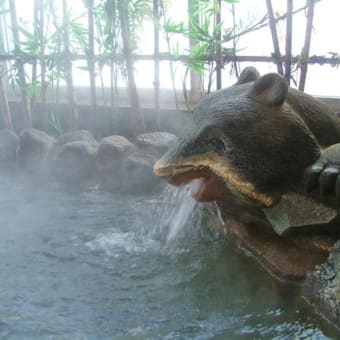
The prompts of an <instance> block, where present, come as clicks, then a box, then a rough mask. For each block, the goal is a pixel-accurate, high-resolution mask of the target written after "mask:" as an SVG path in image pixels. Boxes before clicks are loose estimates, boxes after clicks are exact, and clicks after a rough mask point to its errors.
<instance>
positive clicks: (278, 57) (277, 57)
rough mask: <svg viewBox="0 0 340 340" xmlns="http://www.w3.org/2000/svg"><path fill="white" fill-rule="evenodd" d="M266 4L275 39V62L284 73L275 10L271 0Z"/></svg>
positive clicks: (279, 70)
mask: <svg viewBox="0 0 340 340" xmlns="http://www.w3.org/2000/svg"><path fill="white" fill-rule="evenodd" d="M266 5H267V13H268V18H269V27H270V32H271V35H272V40H273V47H274V57H275V63H276V65H277V71H278V72H279V74H282V75H283V67H282V57H281V52H280V44H279V39H278V37H277V30H276V21H275V18H274V12H273V6H272V2H271V0H266Z"/></svg>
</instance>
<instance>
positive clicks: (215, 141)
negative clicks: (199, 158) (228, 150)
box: [209, 138, 225, 151]
mask: <svg viewBox="0 0 340 340" xmlns="http://www.w3.org/2000/svg"><path fill="white" fill-rule="evenodd" d="M209 144H210V145H212V146H213V148H214V149H215V150H218V151H224V150H225V145H224V143H223V141H221V140H220V139H219V138H212V139H210V140H209Z"/></svg>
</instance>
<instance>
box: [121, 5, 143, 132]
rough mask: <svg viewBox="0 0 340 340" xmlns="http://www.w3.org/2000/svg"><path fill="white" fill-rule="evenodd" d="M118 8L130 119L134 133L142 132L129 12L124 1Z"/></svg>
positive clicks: (141, 116)
mask: <svg viewBox="0 0 340 340" xmlns="http://www.w3.org/2000/svg"><path fill="white" fill-rule="evenodd" d="M118 10H119V20H120V28H121V35H122V40H123V53H124V59H125V64H126V69H127V79H128V89H129V97H130V102H131V120H132V128H133V132H134V135H137V134H140V133H143V132H145V131H146V129H145V123H144V119H143V115H142V112H141V108H140V103H139V97H138V92H137V86H136V82H135V75H134V70H133V64H134V62H133V57H132V53H131V48H130V39H129V26H128V20H129V14H128V9H127V4H126V2H125V1H123V0H122V1H118Z"/></svg>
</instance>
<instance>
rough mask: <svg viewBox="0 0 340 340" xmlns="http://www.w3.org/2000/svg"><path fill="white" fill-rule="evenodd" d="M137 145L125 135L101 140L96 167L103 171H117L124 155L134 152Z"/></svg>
mask: <svg viewBox="0 0 340 340" xmlns="http://www.w3.org/2000/svg"><path fill="white" fill-rule="evenodd" d="M135 150H136V147H135V146H134V144H132V143H131V142H130V141H129V140H127V139H126V138H125V137H123V136H110V137H105V138H103V139H102V140H101V142H100V144H99V146H98V151H97V156H96V167H97V170H98V171H99V172H101V173H110V172H116V171H117V170H118V169H119V168H120V166H121V161H122V159H123V158H124V157H127V156H128V155H129V154H131V153H132V152H134V151H135Z"/></svg>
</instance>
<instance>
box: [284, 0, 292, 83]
mask: <svg viewBox="0 0 340 340" xmlns="http://www.w3.org/2000/svg"><path fill="white" fill-rule="evenodd" d="M292 37H293V0H287V28H286V56H285V78H286V80H287V82H288V84H289V83H290V78H291V72H292V71H291V69H292Z"/></svg>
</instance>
